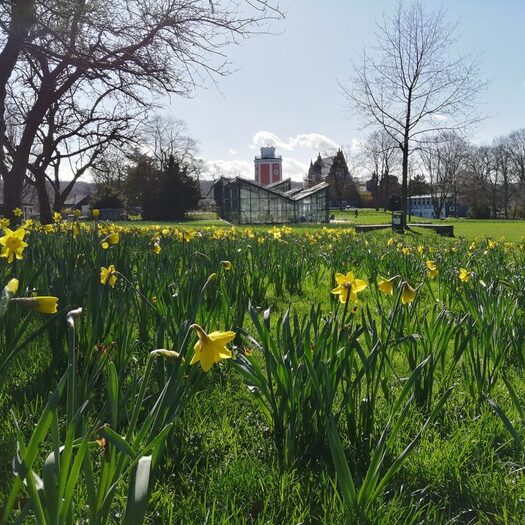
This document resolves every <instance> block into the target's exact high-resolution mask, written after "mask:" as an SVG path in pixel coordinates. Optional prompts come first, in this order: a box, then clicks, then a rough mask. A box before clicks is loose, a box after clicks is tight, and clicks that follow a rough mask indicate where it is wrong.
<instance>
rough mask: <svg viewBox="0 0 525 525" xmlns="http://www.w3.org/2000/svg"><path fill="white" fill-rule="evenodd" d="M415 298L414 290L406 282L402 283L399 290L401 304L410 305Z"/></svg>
mask: <svg viewBox="0 0 525 525" xmlns="http://www.w3.org/2000/svg"><path fill="white" fill-rule="evenodd" d="M415 298H416V290H415V289H414V288H412V286H410V285H409V284H408V283H407V282H405V283H403V289H402V290H401V304H408V303H411V302H412V301H413V300H414V299H415Z"/></svg>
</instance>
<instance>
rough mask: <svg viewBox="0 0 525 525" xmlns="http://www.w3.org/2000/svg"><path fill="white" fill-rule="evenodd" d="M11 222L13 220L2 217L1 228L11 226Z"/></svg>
mask: <svg viewBox="0 0 525 525" xmlns="http://www.w3.org/2000/svg"><path fill="white" fill-rule="evenodd" d="M10 224H11V221H10V220H9V219H7V218H6V217H2V218H1V219H0V227H1V228H4V229H5V228H9V225H10Z"/></svg>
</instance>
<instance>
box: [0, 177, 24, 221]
mask: <svg viewBox="0 0 525 525" xmlns="http://www.w3.org/2000/svg"><path fill="white" fill-rule="evenodd" d="M23 180H24V179H23V178H21V179H17V178H14V177H5V178H4V208H5V215H6V217H7V218H8V219H10V221H11V222H12V223H14V224H17V223H19V222H20V218H19V217H16V216H15V215H14V213H13V210H14V209H15V208H20V209H22V190H23Z"/></svg>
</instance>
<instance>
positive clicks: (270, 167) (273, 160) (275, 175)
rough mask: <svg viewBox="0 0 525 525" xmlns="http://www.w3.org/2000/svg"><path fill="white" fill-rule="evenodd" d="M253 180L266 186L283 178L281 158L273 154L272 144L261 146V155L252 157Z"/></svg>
mask: <svg viewBox="0 0 525 525" xmlns="http://www.w3.org/2000/svg"><path fill="white" fill-rule="evenodd" d="M254 164H255V182H256V183H257V184H260V185H261V186H268V185H269V184H274V183H276V182H280V181H282V180H283V158H282V157H281V155H279V156H278V157H277V156H276V155H275V148H274V147H273V146H266V147H264V148H261V155H257V156H256V157H255V159H254Z"/></svg>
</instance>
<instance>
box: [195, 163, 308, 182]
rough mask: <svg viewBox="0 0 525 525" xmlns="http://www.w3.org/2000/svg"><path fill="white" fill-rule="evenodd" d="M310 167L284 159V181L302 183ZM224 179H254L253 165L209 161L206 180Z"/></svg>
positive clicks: (205, 174) (205, 175)
mask: <svg viewBox="0 0 525 525" xmlns="http://www.w3.org/2000/svg"><path fill="white" fill-rule="evenodd" d="M307 171H308V166H307V165H306V164H304V163H303V162H300V161H298V160H296V159H291V158H290V157H284V158H283V179H287V178H291V179H292V180H295V181H302V180H303V179H304V176H305V175H306V172H307ZM220 176H224V177H244V178H245V179H250V180H251V179H253V178H254V166H253V163H251V162H247V161H244V160H208V161H206V166H205V169H204V173H203V178H205V179H217V178H218V177H220Z"/></svg>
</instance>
